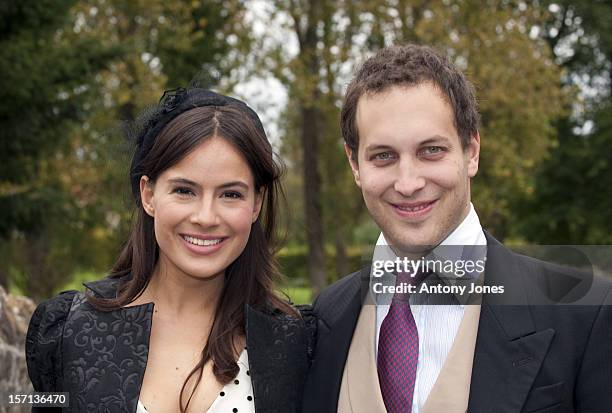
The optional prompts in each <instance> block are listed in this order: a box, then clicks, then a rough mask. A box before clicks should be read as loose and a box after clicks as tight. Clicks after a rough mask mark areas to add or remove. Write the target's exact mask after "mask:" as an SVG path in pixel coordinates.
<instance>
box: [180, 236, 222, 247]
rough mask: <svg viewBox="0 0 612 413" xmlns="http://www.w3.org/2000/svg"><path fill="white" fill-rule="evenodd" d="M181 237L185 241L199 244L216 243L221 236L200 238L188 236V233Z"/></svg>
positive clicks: (219, 240) (208, 244)
mask: <svg viewBox="0 0 612 413" xmlns="http://www.w3.org/2000/svg"><path fill="white" fill-rule="evenodd" d="M183 239H184V240H185V241H187V242H188V243H190V244H193V245H200V246H210V245H217V244H218V243H220V242H221V238H216V239H200V238H195V237H190V236H188V235H183Z"/></svg>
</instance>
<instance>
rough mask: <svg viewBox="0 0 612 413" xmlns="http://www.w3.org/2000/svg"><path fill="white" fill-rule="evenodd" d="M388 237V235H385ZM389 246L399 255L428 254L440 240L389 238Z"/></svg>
mask: <svg viewBox="0 0 612 413" xmlns="http://www.w3.org/2000/svg"><path fill="white" fill-rule="evenodd" d="M385 238H386V237H385ZM387 243H388V245H389V247H390V248H391V249H392V250H393V252H394V253H395V255H397V256H398V257H404V256H411V255H419V256H422V255H424V254H427V253H428V252H429V251H431V250H432V249H434V248H435V247H436V246H437V245H438V244H439V242H437V243H436V242H433V241H432V240H431V239H395V240H394V238H391V239H387Z"/></svg>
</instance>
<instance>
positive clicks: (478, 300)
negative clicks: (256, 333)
mask: <svg viewBox="0 0 612 413" xmlns="http://www.w3.org/2000/svg"><path fill="white" fill-rule="evenodd" d="M478 121H479V116H478V112H477V109H476V100H475V97H474V92H473V87H472V86H471V84H470V83H469V82H468V81H467V80H466V78H465V77H464V76H463V74H462V73H461V72H460V71H459V70H458V69H457V68H456V67H454V66H453V65H452V64H451V63H450V62H449V61H448V60H447V59H445V58H444V57H442V56H441V55H439V54H438V53H437V52H435V51H434V50H432V49H431V48H428V47H424V46H416V45H409V46H405V47H391V48H387V49H383V50H381V51H380V52H379V53H378V54H377V55H376V56H374V57H372V58H370V59H369V60H367V61H366V62H365V63H364V64H363V66H362V67H361V68H360V69H359V71H358V72H357V74H356V76H355V78H354V79H353V80H352V82H351V83H350V85H349V86H348V90H347V92H346V98H345V102H344V106H343V109H342V119H341V122H342V133H343V137H344V140H345V149H346V153H347V156H348V160H349V163H350V166H351V169H352V171H353V174H354V177H355V182H356V184H357V186H358V187H359V188H360V189H361V191H362V194H363V198H364V201H365V203H366V206H367V208H368V210H369V212H370V215H371V216H372V218H373V219H374V221H375V222H376V223H377V224H378V226H379V227H380V229H381V231H382V233H381V236H380V238H379V240H378V243H377V247H376V250H375V253H374V261H373V264H372V265H371V266H368V267H366V268H364V269H362V270H361V271H358V272H356V273H354V274H351V275H349V276H347V277H344V278H343V279H341V280H340V281H338V282H337V283H335V284H334V285H332V286H330V287H329V288H328V289H326V290H324V291H323V292H322V293H321V294H320V296H319V297H318V298H317V300H316V301H315V304H314V312H315V313H316V314H317V316H318V317H319V322H318V339H317V345H316V349H315V354H314V360H313V363H312V367H311V371H310V374H309V377H308V380H307V383H306V389H305V396H304V406H303V407H304V409H303V411H304V412H305V413H315V412H317V413H320V412H336V411H338V412H355V413H357V412H364V413H366V412H367V413H375V412H384V411H388V412H391V413H395V412H413V413H415V412H424V413H428V412H444V413H453V412H465V411H469V412H495V413H498V412H499V413H502V412H508V413H510V412H516V413H518V412H541V413H544V412H608V411H611V412H612V307H610V304H612V293H611V286H610V283H609V282H607V281H603V280H602V279H600V278H593V277H588V275H587V276H586V277H585V275H584V274H578V273H577V272H576V273H568V272H567V270H566V269H564V268H562V267H558V266H555V265H552V264H548V263H544V262H542V261H538V260H535V259H531V258H528V257H524V256H520V255H518V254H515V253H513V252H511V251H509V250H507V249H506V248H504V247H503V246H502V245H501V244H500V243H499V242H498V241H496V240H495V239H494V238H493V237H492V236H491V235H489V234H488V233H487V232H485V231H484V230H483V229H482V227H481V225H480V221H479V219H478V215H477V213H476V211H475V209H474V207H473V206H472V204H471V201H470V186H471V178H473V177H474V176H475V175H476V173H477V171H478V163H479V156H480V135H479V133H478ZM444 246H457V248H459V251H458V252H457V250H456V249H455V250H453V249H452V247H451V250H450V251H445V250H443V248H442V247H444ZM448 256H454V261H453V262H454V263H457V262H460V261H462V260H463V261H472V263H474V262H481V263H482V262H486V264H484V265H483V266H482V268H481V270H479V269H478V268H477V266H474V265H472V268H471V270H470V271H467V275H465V276H463V275H464V273H461V274H460V273H459V271H456V270H453V269H452V268H451V270H450V271H449V270H446V269H441V268H439V269H435V267H434V270H433V271H422V270H423V267H424V266H423V265H421V269H420V270H419V268H418V262H419V261H420V262H421V263H424V262H426V261H427V262H430V261H431V260H432V259H435V258H436V257H438V258H440V257H442V258H446V257H448ZM381 257H382V258H381ZM381 259H382V260H386V262H387V263H389V262H391V263H395V264H397V263H398V262H400V261H401V260H402V259H404V260H406V259H409V261H408V262H409V263H411V264H410V265H409V266H404V267H401V265H398V266H397V268H395V269H392V270H390V271H387V270H388V269H389V268H387V267H384V268H385V270H384V271H381V268H383V267H382V266H379V265H377V264H376V263H377V262H378V261H379V260H381ZM415 263H417V265H416V266H415ZM459 268H460V267H458V266H457V267H456V269H459ZM462 268H463V267H462ZM482 269H484V271H482ZM380 272H384V273H385V274H384V276H383V277H381V278H380V280H384V282H382V283H381V282H378V281H379V278H378V277H380ZM406 273H411V274H410V275H411V278H412V281H410V277H409V278H406ZM581 277H582V278H581ZM406 279H408V280H409V282H408V283H404V282H403V281H402V282H400V280H406ZM422 279H425V281H421V280H422ZM432 279H433V280H434V281H431V280H432ZM483 280H484V281H483ZM464 281H467V282H468V284H471V285H473V286H478V287H480V290H478V291H475V292H474V293H473V294H469V293H465V292H463V291H460V290H458V289H457V287H456V286H457V285H461V283H462V282H464ZM411 282H412V283H413V284H412V285H415V286H422V285H429V284H431V285H441V286H446V287H447V288H448V290H450V291H451V293H448V292H445V293H444V294H439V295H437V296H436V297H435V299H433V298H432V297H433V296H434V295H435V293H434V292H428V290H426V291H425V292H423V291H422V290H418V291H417V290H416V289H415V290H412V291H410V288H413V287H406V288H407V289H408V290H409V291H408V292H410V293H412V294H410V295H408V303H409V305H408V306H406V305H405V304H406V302H405V300H404V302H403V303H402V302H401V301H402V300H401V299H400V294H399V291H400V290H399V289H398V288H397V286H400V285H404V284H405V285H408V284H410V283H411ZM585 282H586V283H588V284H589V286H591V288H589V289H588V291H586V292H585V291H584V289H582V290H581V292H580V294H578V296H576V294H573V295H572V292H573V291H575V290H576V288H575V287H576V286H577V285H578V286H580V285H584V283H585ZM432 283H433V284H432ZM483 283H484V284H483ZM591 284H592V285H591ZM389 286H395V288H396V289H395V290H393V289H389ZM451 286H455V287H453V288H456V289H455V290H452V288H451ZM419 288H421V287H419ZM415 292H418V294H415ZM551 297H553V298H552V299H551ZM568 297H569V299H568ZM564 299H565V301H563V300H564ZM419 300H420V301H419ZM558 302H563V303H568V302H573V304H574V305H557V303H558ZM426 303H436V304H441V305H425V304H426ZM402 304H403V305H402ZM544 304H546V305H544ZM579 304H582V305H579ZM604 304H605V305H604Z"/></svg>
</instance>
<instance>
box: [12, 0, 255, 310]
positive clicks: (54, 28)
mask: <svg viewBox="0 0 612 413" xmlns="http://www.w3.org/2000/svg"><path fill="white" fill-rule="evenodd" d="M11 3H12V4H10V5H8V4H7V5H5V4H3V5H2V6H0V21H2V22H3V23H5V24H4V25H3V26H2V29H1V30H0V75H1V79H0V82H1V83H2V84H1V86H2V87H0V125H1V127H0V137H1V140H0V149H1V152H0V153H1V159H0V176H1V177H2V178H1V180H0V258H2V259H1V260H0V284H4V285H6V284H7V283H9V282H10V283H11V284H12V286H13V288H18V289H19V290H20V291H21V292H23V293H26V294H28V295H31V296H32V297H34V298H40V297H48V296H50V295H51V294H52V293H53V292H56V291H57V290H58V289H61V287H62V286H63V285H64V284H66V283H67V282H70V280H71V278H72V277H73V274H75V273H82V272H91V273H104V272H106V271H108V269H109V267H110V266H111V264H112V262H113V260H114V259H115V257H116V256H117V254H118V251H119V248H120V246H121V245H122V243H123V242H124V240H125V238H126V234H127V231H128V229H129V226H130V218H131V207H130V206H129V205H130V199H129V193H128V189H127V188H128V187H127V176H128V175H127V172H128V171H127V167H128V165H129V158H130V155H131V153H130V152H131V147H130V144H129V143H127V142H125V141H124V140H123V137H122V134H121V127H120V126H119V123H118V121H119V120H130V119H133V118H135V117H136V115H137V114H138V113H139V112H140V111H141V110H142V109H143V108H144V107H146V106H147V105H150V104H152V103H155V102H156V101H157V99H159V96H161V93H162V91H163V89H164V87H165V84H166V82H167V81H171V82H173V83H174V85H173V87H174V86H175V85H176V83H181V84H183V85H185V84H186V83H188V81H189V80H190V79H191V78H192V77H193V76H194V75H196V74H197V73H198V72H199V71H200V70H202V69H206V70H208V71H210V73H213V74H214V76H209V79H206V81H205V82H204V83H205V85H207V86H212V85H213V84H214V81H216V79H218V78H219V77H220V76H224V77H227V76H228V75H229V73H230V72H231V70H232V69H233V67H234V66H235V64H236V60H237V59H239V57H238V56H239V55H240V53H241V51H243V50H244V49H245V47H247V46H248V41H249V38H248V33H247V32H246V31H245V26H244V22H243V19H242V17H243V4H242V3H241V2H239V1H226V2H223V3H222V2H220V1H217V2H214V1H213V2H191V1H173V2H165V1H159V0H157V1H144V0H135V1H129V2H126V1H122V0H81V1H61V0H60V1H46V0H45V1H23V2H11ZM13 3H14V4H13ZM17 3H19V4H17ZM228 36H234V37H233V40H232V41H228ZM230 52H231V53H230ZM232 53H233V54H232ZM227 55H232V57H231V58H230V57H228V56H227ZM200 77H206V76H205V75H201V76H200ZM211 81H212V82H213V83H211ZM126 201H127V202H126Z"/></svg>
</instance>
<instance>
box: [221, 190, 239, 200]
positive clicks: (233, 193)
mask: <svg viewBox="0 0 612 413" xmlns="http://www.w3.org/2000/svg"><path fill="white" fill-rule="evenodd" d="M223 197H224V198H230V199H242V198H244V196H243V195H242V194H241V193H240V192H236V191H225V192H224V193H223Z"/></svg>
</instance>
